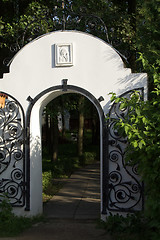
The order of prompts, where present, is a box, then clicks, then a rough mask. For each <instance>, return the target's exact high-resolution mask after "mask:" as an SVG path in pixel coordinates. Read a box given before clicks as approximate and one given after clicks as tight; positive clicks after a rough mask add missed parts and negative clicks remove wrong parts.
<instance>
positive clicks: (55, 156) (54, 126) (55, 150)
mask: <svg viewBox="0 0 160 240" xmlns="http://www.w3.org/2000/svg"><path fill="white" fill-rule="evenodd" d="M51 122H52V126H51V127H52V131H51V133H52V134H51V135H52V136H51V139H52V141H51V142H52V161H53V162H54V161H57V159H58V121H57V119H52V121H51Z"/></svg>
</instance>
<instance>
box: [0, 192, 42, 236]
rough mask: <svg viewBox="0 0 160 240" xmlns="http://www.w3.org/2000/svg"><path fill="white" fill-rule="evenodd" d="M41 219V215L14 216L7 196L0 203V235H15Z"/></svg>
mask: <svg viewBox="0 0 160 240" xmlns="http://www.w3.org/2000/svg"><path fill="white" fill-rule="evenodd" d="M42 220H43V218H42V217H41V216H39V217H35V218H26V217H18V216H15V215H14V213H13V212H12V207H11V205H10V203H9V201H8V199H7V197H4V199H3V201H2V202H1V203H0V237H12V236H16V235H18V234H19V233H21V232H22V231H24V230H25V229H26V228H29V227H31V226H32V224H34V223H36V222H39V221H42Z"/></svg>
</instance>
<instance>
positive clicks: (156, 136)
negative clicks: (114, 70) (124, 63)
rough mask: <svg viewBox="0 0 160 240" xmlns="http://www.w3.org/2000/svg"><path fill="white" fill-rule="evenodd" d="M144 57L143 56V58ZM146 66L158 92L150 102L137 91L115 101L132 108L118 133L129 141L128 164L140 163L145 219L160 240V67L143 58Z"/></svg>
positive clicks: (155, 90)
mask: <svg viewBox="0 0 160 240" xmlns="http://www.w3.org/2000/svg"><path fill="white" fill-rule="evenodd" d="M141 57H142V55H141ZM143 65H145V66H147V68H148V69H149V75H151V76H152V78H153V80H154V84H155V89H154V91H152V93H151V97H152V99H150V101H146V102H144V101H142V100H141V98H140V95H139V93H138V92H137V91H135V92H133V93H132V94H131V95H130V99H128V98H116V96H115V94H113V95H112V100H114V101H115V102H116V103H120V108H121V107H122V108H125V109H128V114H127V116H126V117H124V118H123V119H120V120H118V121H117V122H116V124H115V126H116V128H117V130H118V131H120V132H121V133H123V134H124V135H125V136H127V138H128V147H127V154H126V162H128V161H129V163H130V164H131V162H132V164H135V163H138V172H139V174H140V175H141V176H142V180H143V181H144V183H145V212H144V213H145V216H146V217H147V219H148V221H149V227H150V229H151V231H152V232H154V238H152V239H157V240H158V239H159V238H158V237H160V214H159V213H160V202H159V199H160V191H159V183H160V174H159V172H160V114H159V113H160V77H159V74H158V72H159V69H160V65H158V63H156V67H155V64H153V65H149V63H148V61H146V59H145V58H143Z"/></svg>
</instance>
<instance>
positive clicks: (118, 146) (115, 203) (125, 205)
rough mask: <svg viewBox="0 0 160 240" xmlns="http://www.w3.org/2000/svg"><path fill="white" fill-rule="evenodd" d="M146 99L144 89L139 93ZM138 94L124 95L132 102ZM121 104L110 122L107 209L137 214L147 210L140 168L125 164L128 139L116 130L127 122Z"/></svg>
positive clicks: (113, 108) (112, 109) (114, 109)
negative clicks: (117, 121) (118, 121)
mask: <svg viewBox="0 0 160 240" xmlns="http://www.w3.org/2000/svg"><path fill="white" fill-rule="evenodd" d="M135 90H136V91H137V92H138V93H139V96H140V97H141V98H142V99H143V89H135ZM133 92H134V90H132V91H128V92H126V93H124V94H123V95H121V96H120V97H123V98H128V99H129V98H130V97H131V95H132V94H133ZM120 105H121V102H119V103H113V105H112V106H111V109H110V111H109V120H108V173H107V175H108V177H107V178H108V187H107V189H108V190H107V209H108V210H109V211H116V212H135V211H141V210H142V209H143V205H144V204H143V202H144V196H143V183H142V181H141V178H140V176H139V175H138V172H137V165H130V164H126V163H125V154H126V147H127V138H124V137H123V136H121V135H120V134H119V133H118V131H117V130H116V129H115V127H114V125H115V123H116V120H118V119H124V117H125V116H127V113H128V109H127V108H120Z"/></svg>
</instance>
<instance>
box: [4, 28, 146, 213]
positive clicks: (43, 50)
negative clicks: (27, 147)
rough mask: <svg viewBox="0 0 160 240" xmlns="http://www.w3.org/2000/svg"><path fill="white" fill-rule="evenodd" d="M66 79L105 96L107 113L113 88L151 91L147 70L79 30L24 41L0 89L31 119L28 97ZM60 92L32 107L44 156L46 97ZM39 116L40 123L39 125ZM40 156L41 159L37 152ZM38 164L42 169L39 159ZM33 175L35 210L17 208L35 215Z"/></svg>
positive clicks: (37, 208) (38, 205)
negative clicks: (134, 66)
mask: <svg viewBox="0 0 160 240" xmlns="http://www.w3.org/2000/svg"><path fill="white" fill-rule="evenodd" d="M63 79H68V82H67V84H68V85H70V86H75V87H79V88H81V89H84V90H85V91H87V92H89V93H90V94H91V95H92V96H94V98H95V99H98V98H99V97H100V96H102V97H103V98H104V101H102V102H100V105H101V108H102V109H103V111H104V115H105V114H107V113H108V111H109V106H110V96H109V93H110V92H115V93H116V94H117V95H121V94H123V93H124V92H126V91H129V90H132V89H136V88H144V96H145V98H146V97H147V75H146V74H145V73H143V74H141V73H136V74H135V73H131V69H128V68H125V67H124V64H123V61H122V59H121V57H120V56H119V55H118V53H117V52H116V51H115V50H114V49H113V48H112V47H111V46H110V45H109V44H107V43H106V42H104V41H103V40H101V39H99V38H97V37H94V36H92V35H90V34H87V33H83V32H78V31H57V32H51V33H48V34H45V35H43V36H40V37H39V38H37V39H36V40H34V41H32V42H30V43H29V44H27V45H26V46H25V47H23V48H22V49H21V50H20V51H19V52H18V53H17V54H16V55H15V57H14V58H13V60H12V62H11V64H10V72H9V73H6V74H4V77H3V78H2V79H0V91H2V92H6V93H8V94H10V95H11V96H13V97H15V98H16V99H17V100H18V101H19V102H20V104H21V105H22V107H23V109H24V113H25V117H26V119H27V111H28V108H29V107H30V105H31V104H32V102H29V101H27V99H28V97H29V96H30V98H31V99H35V98H36V96H38V95H39V94H40V93H42V92H43V91H44V90H46V89H49V88H52V87H54V86H59V85H61V82H62V80H63ZM59 91H60V90H59ZM62 91H63V89H62ZM48 94H49V93H48ZM57 94H62V93H61V92H58V91H57V92H56V91H54V94H53V93H50V95H44V96H43V97H41V98H40V99H39V100H38V101H37V102H36V104H35V106H34V107H33V112H31V130H30V134H31V137H32V138H33V136H34V141H33V139H30V140H32V141H31V148H32V146H34V145H36V147H37V148H38V147H39V150H38V151H37V153H38V154H39V159H41V156H40V154H41V151H40V150H41V149H40V148H41V146H40V145H39V144H36V141H37V139H38V142H40V137H41V135H40V124H39V123H40V116H41V109H42V107H43V106H44V105H45V104H46V103H47V101H49V100H51V99H53V98H55V97H56V96H58V95H57ZM34 118H36V123H37V124H38V125H34V120H33V119H34ZM101 134H102V133H101ZM35 159H38V155H37V156H36V158H35ZM35 159H34V160H35ZM101 162H102V160H101ZM35 164H38V160H37V161H31V164H30V167H31V170H30V171H31V177H32V176H33V175H34V178H35V183H36V182H37V184H39V185H40V184H41V177H42V176H41V172H40V171H39V172H37V171H36V172H35ZM38 166H39V169H40V168H41V167H40V165H38ZM36 174H37V175H36ZM33 181H34V179H31V182H32V184H31V195H30V198H31V199H32V200H31V201H32V202H31V209H30V211H29V212H26V211H25V210H24V208H23V209H22V208H15V210H14V211H15V213H16V214H19V215H36V214H39V213H41V212H42V202H41V200H39V202H36V201H37V200H35V199H34V196H35V195H36V194H37V195H36V196H39V197H40V196H41V191H42V189H41V187H37V186H35V185H34V184H33ZM37 184H36V185H37ZM36 191H38V192H37V193H36ZM35 193H36V194H35ZM36 199H37V197H36Z"/></svg>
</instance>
